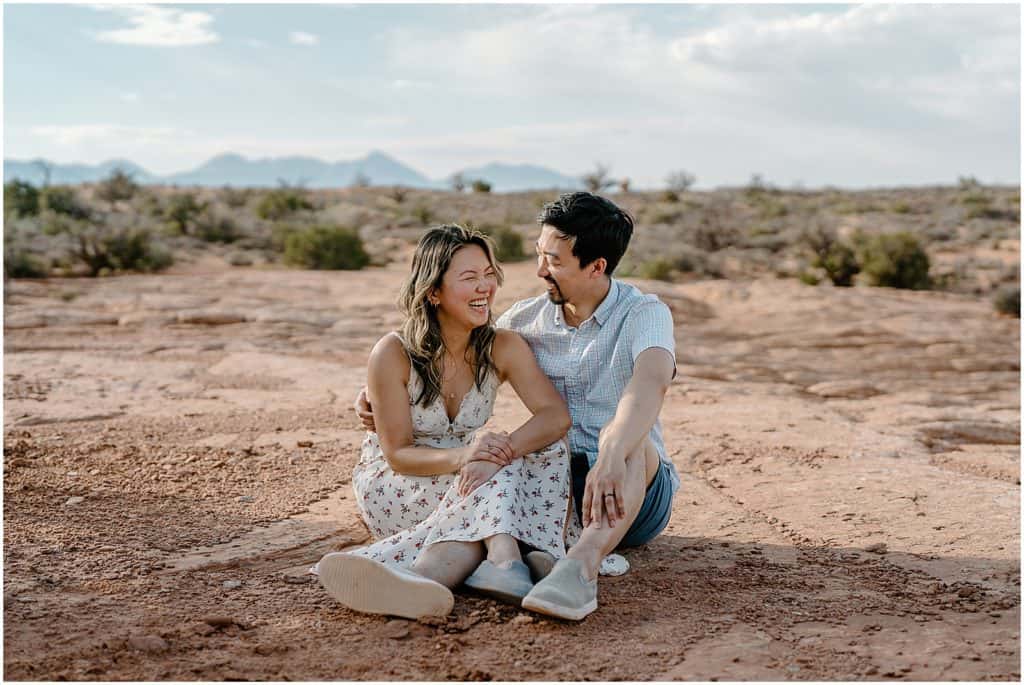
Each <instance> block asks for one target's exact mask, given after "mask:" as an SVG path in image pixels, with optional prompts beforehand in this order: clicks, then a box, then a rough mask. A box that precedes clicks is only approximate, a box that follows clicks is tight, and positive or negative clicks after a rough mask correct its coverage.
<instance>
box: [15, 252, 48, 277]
mask: <svg viewBox="0 0 1024 685" xmlns="http://www.w3.org/2000/svg"><path fill="white" fill-rule="evenodd" d="M4 275H6V276H7V277H8V278H46V276H47V269H46V265H45V264H43V263H42V262H41V261H40V260H39V259H37V258H36V257H35V256H34V255H33V254H31V253H30V252H29V251H28V250H26V249H24V248H21V247H15V246H8V245H4Z"/></svg>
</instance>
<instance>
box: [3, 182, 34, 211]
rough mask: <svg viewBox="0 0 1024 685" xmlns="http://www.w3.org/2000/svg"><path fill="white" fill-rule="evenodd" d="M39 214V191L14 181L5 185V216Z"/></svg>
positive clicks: (29, 184)
mask: <svg viewBox="0 0 1024 685" xmlns="http://www.w3.org/2000/svg"><path fill="white" fill-rule="evenodd" d="M38 213H39V189H38V188H36V187H35V186H34V185H32V184H31V183H28V182H26V181H21V180H18V179H14V180H13V181H8V182H7V183H5V184H4V215H5V216H9V215H15V216H35V215H36V214H38Z"/></svg>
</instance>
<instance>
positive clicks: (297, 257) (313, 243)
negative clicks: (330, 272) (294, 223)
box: [284, 226, 370, 270]
mask: <svg viewBox="0 0 1024 685" xmlns="http://www.w3.org/2000/svg"><path fill="white" fill-rule="evenodd" d="M284 260H285V262H286V263H287V264H292V265H295V266H301V267H304V268H307V269H346V270H358V269H362V268H363V267H364V266H366V265H367V264H369V263H370V256H369V255H368V254H367V253H366V250H365V249H364V247H363V241H362V239H361V238H360V237H359V234H358V233H357V232H355V231H353V230H351V229H348V228H341V227H338V226H313V227H310V228H307V229H303V230H298V231H294V232H291V233H289V234H288V237H287V238H286V239H285V248H284Z"/></svg>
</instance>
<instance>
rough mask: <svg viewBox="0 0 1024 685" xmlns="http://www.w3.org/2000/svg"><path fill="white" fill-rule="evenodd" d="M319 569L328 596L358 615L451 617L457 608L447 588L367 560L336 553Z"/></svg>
mask: <svg viewBox="0 0 1024 685" xmlns="http://www.w3.org/2000/svg"><path fill="white" fill-rule="evenodd" d="M318 567H319V572H320V574H319V575H320V583H321V584H322V585H323V586H324V589H325V590H327V594H329V595H330V596H331V597H333V598H334V599H336V600H338V601H339V602H341V603H342V604H344V605H345V606H347V607H348V608H349V609H354V610H355V611H361V612H363V613H367V614H385V615H388V616H401V617H402V618H421V617H424V616H447V615H448V614H450V613H451V611H452V607H453V606H455V597H454V595H452V591H451V590H449V589H448V588H446V587H445V586H444V585H441V584H440V583H438V582H435V581H433V580H431V579H429V578H424V577H423V576H421V575H417V574H415V573H413V572H412V571H406V570H405V569H403V568H399V567H397V566H388V565H387V564H382V563H381V562H379V561H374V560H373V559H368V558H366V557H361V556H356V555H355V554H346V553H344V552H333V553H331V554H328V555H326V556H324V558H323V559H321V560H320V563H319V564H318Z"/></svg>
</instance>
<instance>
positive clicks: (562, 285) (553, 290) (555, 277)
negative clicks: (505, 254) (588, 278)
mask: <svg viewBox="0 0 1024 685" xmlns="http://www.w3.org/2000/svg"><path fill="white" fill-rule="evenodd" d="M537 276H539V277H540V278H542V279H544V280H545V281H546V282H547V286H548V297H549V298H551V301H552V302H553V303H555V304H565V303H566V302H572V298H573V294H574V293H576V292H578V291H579V287H580V285H582V282H583V280H584V278H585V275H584V270H583V269H581V268H580V260H579V259H578V258H577V257H575V256H574V255H573V254H572V241H571V240H566V239H565V234H563V233H561V232H559V230H558V229H557V228H554V227H552V226H548V225H547V224H544V225H543V226H541V229H540V238H538V239H537Z"/></svg>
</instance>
